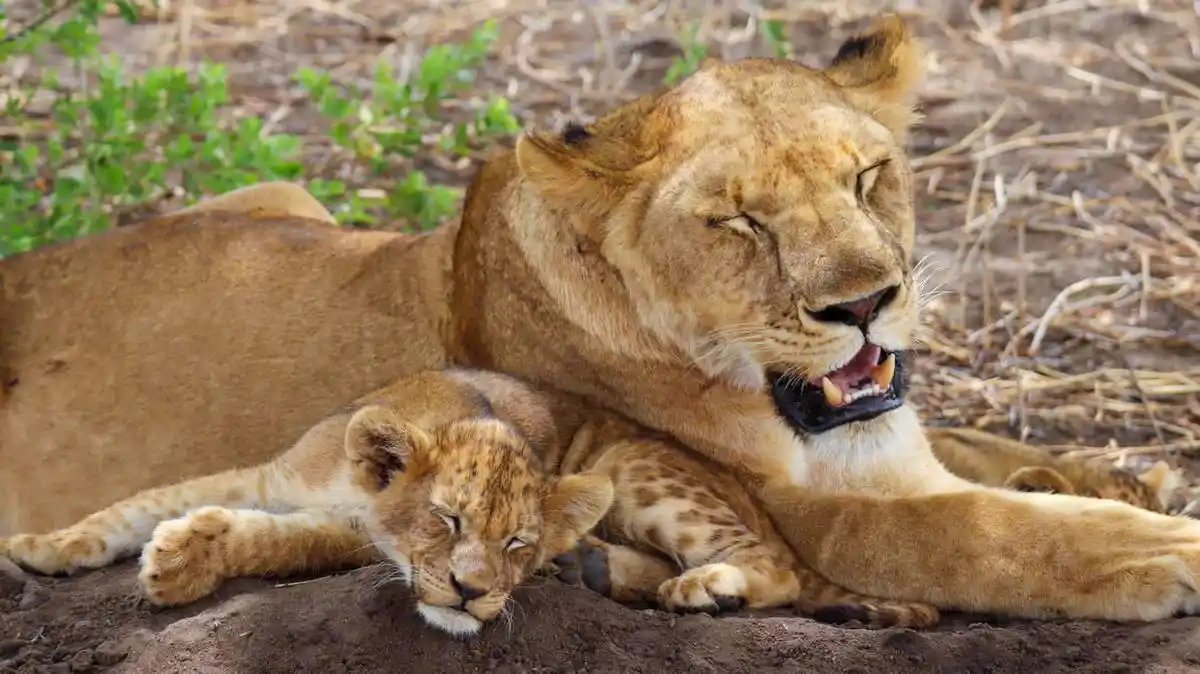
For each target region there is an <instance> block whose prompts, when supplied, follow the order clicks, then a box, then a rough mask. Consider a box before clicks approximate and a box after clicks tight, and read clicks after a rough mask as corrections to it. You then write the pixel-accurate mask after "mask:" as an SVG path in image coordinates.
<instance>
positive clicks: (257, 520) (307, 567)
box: [138, 507, 377, 606]
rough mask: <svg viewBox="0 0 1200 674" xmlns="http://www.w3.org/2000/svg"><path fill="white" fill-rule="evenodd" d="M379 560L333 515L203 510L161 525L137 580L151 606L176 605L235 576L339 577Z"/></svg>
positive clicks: (364, 539)
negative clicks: (321, 573)
mask: <svg viewBox="0 0 1200 674" xmlns="http://www.w3.org/2000/svg"><path fill="white" fill-rule="evenodd" d="M376 559H377V553H376V551H375V548H374V545H373V544H372V543H371V540H370V538H369V537H368V536H367V535H366V533H364V532H363V531H362V530H361V529H359V528H357V527H354V526H352V525H351V523H350V522H348V521H347V520H345V519H343V518H341V517H339V516H337V515H334V514H332V513H327V512H320V511H314V512H295V513H288V514H285V515H276V514H273V513H267V512H262V511H258V510H229V509H226V508H221V507H205V508H200V509H198V510H195V511H193V512H191V513H189V514H188V515H186V516H184V517H181V518H178V519H173V520H167V521H165V522H163V523H161V524H159V525H158V527H157V528H156V529H155V530H154V536H153V538H152V539H151V540H150V542H149V543H147V544H146V546H145V548H144V549H143V550H142V558H141V572H140V573H139V574H138V580H139V582H140V583H141V585H142V588H143V589H144V590H145V591H146V595H147V596H148V597H149V598H150V600H151V601H152V602H154V603H155V604H160V605H164V606H175V605H179V604H186V603H190V602H193V601H196V600H197V599H200V598H201V597H204V596H207V595H209V594H211V593H212V592H213V591H214V590H216V589H217V587H218V586H220V584H221V583H222V582H223V581H225V580H228V579H231V578H237V577H242V576H287V575H292V574H296V573H303V572H318V571H336V570H339V569H343V568H348V567H355V566H363V565H366V564H369V563H371V562H372V561H375V560H376Z"/></svg>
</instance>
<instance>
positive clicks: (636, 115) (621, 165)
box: [516, 96, 658, 223]
mask: <svg viewBox="0 0 1200 674" xmlns="http://www.w3.org/2000/svg"><path fill="white" fill-rule="evenodd" d="M656 101H657V98H656V97H654V96H644V97H642V98H640V99H637V100H635V101H633V102H631V103H628V104H626V105H624V106H622V107H620V108H617V109H616V110H613V111H612V112H610V113H609V114H608V115H606V116H605V117H604V118H603V119H601V120H599V121H597V122H596V123H595V124H590V125H587V126H585V125H582V124H574V123H573V124H568V125H567V126H566V127H565V128H564V129H563V130H562V131H559V132H545V131H530V132H526V133H524V134H522V135H521V136H520V137H519V138H518V139H517V144H516V159H517V166H518V168H519V169H520V171H521V175H522V176H524V177H525V179H526V180H528V181H529V183H530V184H531V185H532V186H533V187H534V188H535V189H536V190H537V191H538V193H539V194H541V195H542V197H543V198H544V199H546V200H548V201H549V202H550V203H551V205H552V206H555V207H556V208H558V209H559V210H560V211H563V212H565V213H568V214H570V215H572V216H573V217H575V218H576V219H578V220H579V221H580V222H583V223H595V222H597V221H599V220H601V219H603V218H604V217H605V216H606V215H607V214H608V213H609V212H610V211H611V210H612V208H613V207H614V206H615V205H616V204H617V203H618V202H619V201H620V200H621V198H622V197H623V196H624V195H625V194H626V193H627V192H628V191H629V190H630V189H631V188H632V187H633V186H635V185H637V184H638V183H639V181H640V180H641V174H640V173H639V169H640V168H641V167H643V166H644V165H645V164H646V162H648V161H649V160H650V159H652V158H653V157H654V156H655V155H656V154H657V151H658V148H657V145H656V144H655V142H654V141H653V133H652V132H651V130H652V128H654V126H655V122H654V120H653V119H651V117H653V115H652V112H653V109H654V106H655V102H656Z"/></svg>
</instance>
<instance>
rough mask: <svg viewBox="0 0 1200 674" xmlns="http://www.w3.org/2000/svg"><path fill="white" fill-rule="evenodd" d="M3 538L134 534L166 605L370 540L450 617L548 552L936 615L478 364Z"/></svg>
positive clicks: (842, 613)
mask: <svg viewBox="0 0 1200 674" xmlns="http://www.w3.org/2000/svg"><path fill="white" fill-rule="evenodd" d="M610 505H611V508H610ZM598 523H599V524H600V526H598V527H597V526H595V525H597V524H598ZM593 529H595V531H594V533H595V535H593V536H588V537H587V540H586V541H583V542H581V543H580V544H579V545H578V546H576V542H577V541H578V540H579V539H580V536H582V535H583V534H585V533H586V532H588V531H590V530H593ZM371 543H374V545H373V546H372V545H371ZM4 548H7V554H8V555H9V556H10V557H12V558H13V559H14V560H16V561H17V562H18V563H20V564H22V565H24V566H26V567H28V568H31V569H34V570H36V571H40V572H44V573H56V572H73V571H76V570H78V569H81V568H94V567H99V566H103V565H106V564H109V563H111V562H113V561H114V560H116V559H118V558H119V557H121V556H124V555H126V554H129V553H133V552H135V551H137V550H138V549H139V548H141V550H142V556H141V573H140V575H139V580H140V582H141V584H142V587H143V588H144V589H145V591H146V593H147V594H148V596H149V597H150V599H151V600H152V601H154V602H155V603H159V604H167V605H174V604H182V603H186V602H191V601H194V600H196V599H198V598H200V597H203V596H205V595H207V594H209V593H211V592H212V591H213V590H214V589H216V587H217V586H218V585H219V584H220V583H221V582H222V581H224V580H225V579H228V578H231V577H235V576H244V575H282V574H287V573H293V572H298V571H317V570H325V569H334V568H341V567H346V566H355V565H361V564H365V563H368V562H370V561H372V560H375V559H377V556H378V553H379V552H382V553H383V555H384V556H385V557H386V558H387V559H389V560H391V561H392V562H394V563H395V564H397V565H398V566H399V567H400V569H401V570H402V571H403V576H404V577H405V579H406V580H407V581H408V582H409V583H410V584H411V585H412V586H414V588H415V589H416V591H417V596H418V598H419V605H418V610H419V611H420V612H421V614H422V615H423V616H424V617H425V618H426V619H427V620H428V621H429V622H430V623H431V624H433V625H435V626H437V627H440V628H442V629H444V630H446V631H449V632H451V633H455V634H471V633H474V632H476V631H477V630H478V629H479V628H480V627H481V626H482V623H483V622H486V621H489V620H492V619H494V618H496V617H497V616H498V615H500V614H501V612H502V611H503V610H504V606H505V604H506V602H507V600H508V597H509V595H510V593H511V591H512V589H513V588H514V587H515V586H516V585H518V584H519V583H520V582H522V581H523V580H525V579H527V578H528V577H529V576H530V575H531V574H532V573H533V572H534V571H535V570H537V569H539V568H543V567H546V566H548V565H547V562H549V561H550V560H551V559H554V561H555V562H556V564H555V565H550V566H557V567H558V569H557V570H558V571H559V572H560V575H561V576H562V577H563V578H564V579H566V580H568V581H572V582H577V583H580V584H583V585H586V586H587V587H590V588H592V589H594V590H596V591H599V592H601V593H603V594H605V595H608V596H610V597H612V598H614V599H617V600H620V601H627V602H640V601H650V602H655V603H657V604H658V605H659V606H661V607H663V608H665V609H668V610H672V611H681V612H687V611H708V612H716V611H721V610H731V609H737V608H741V607H743V606H745V607H750V608H767V607H776V606H784V605H795V606H796V607H797V608H798V609H799V610H800V611H801V612H803V613H805V614H808V615H813V616H815V617H817V618H818V619H821V620H827V621H845V620H849V619H857V620H860V621H862V622H864V623H867V624H870V625H875V626H890V625H907V626H925V625H931V624H933V623H935V622H937V619H938V613H937V611H936V610H935V609H934V608H933V607H931V606H927V605H924V604H916V603H906V602H888V601H882V600H874V599H871V598H869V597H865V596H862V595H858V594H855V593H853V592H850V591H848V590H844V589H842V588H840V587H837V586H836V585H833V584H831V583H829V582H828V581H826V580H825V579H823V578H822V577H821V576H819V575H817V574H816V573H815V572H813V571H811V570H809V569H808V568H806V567H805V566H803V565H801V564H799V563H798V562H797V560H796V559H795V558H794V557H793V555H792V553H791V551H790V550H789V548H788V547H787V545H786V544H785V543H784V542H783V540H782V539H781V538H780V537H779V535H778V534H777V533H776V532H775V530H774V528H773V527H772V526H771V524H770V523H769V522H768V520H767V518H766V516H765V515H764V514H763V512H762V511H761V509H760V508H759V507H758V505H757V504H756V503H755V502H754V501H753V500H752V499H751V497H750V496H749V495H748V494H747V493H746V492H745V490H744V489H742V488H741V487H740V486H739V483H738V482H737V481H736V480H735V479H734V478H733V476H731V475H728V474H727V473H726V472H723V471H722V470H720V469H719V468H718V467H716V466H715V465H714V464H710V463H707V462H706V461H704V460H703V459H699V458H697V457H695V456H693V455H689V454H688V453H687V452H685V451H684V450H683V449H682V448H681V447H679V446H678V445H676V444H673V443H671V442H668V441H666V440H662V439H657V438H648V437H647V436H646V435H645V434H644V432H643V431H640V429H638V428H637V427H636V426H634V425H633V424H631V423H629V422H626V421H624V420H622V419H620V418H618V417H616V416H614V415H609V414H606V413H598V412H595V411H593V410H590V409H589V408H587V407H585V406H584V405H582V404H581V403H580V402H579V401H578V400H576V399H573V398H570V397H568V396H564V395H560V394H556V393H555V394H552V393H549V392H543V391H537V390H534V389H532V388H530V387H528V386H526V385H525V384H522V383H520V382H518V381H517V380H515V379H512V378H509V377H506V376H501V375H498V374H491V373H485V372H478V371H459V370H448V371H429V372H424V373H421V374H418V375H415V376H412V377H407V378H404V379H401V380H400V381H398V382H396V383H394V384H392V385H391V386H388V387H387V388H384V389H382V390H380V391H378V392H376V393H373V394H371V395H369V396H366V397H365V398H363V399H361V400H359V401H357V402H356V403H354V404H353V405H351V406H349V407H348V408H347V409H345V410H343V411H342V412H340V413H338V414H335V415H333V416H331V417H329V418H327V419H326V420H325V421H322V422H321V423H320V424H318V425H317V426H315V427H313V428H312V429H310V430H309V431H308V432H307V433H306V434H305V435H304V437H303V438H301V440H300V441H299V442H298V443H296V445H294V446H293V447H292V448H291V449H290V450H288V451H287V452H286V453H284V454H283V455H281V456H280V457H278V458H276V459H275V460H273V461H271V462H269V463H267V464H264V465H261V466H259V467H256V468H250V469H245V470H234V471H228V472H225V473H219V474H216V475H210V476H207V477H201V478H198V479H194V480H190V481H187V482H183V483H180V484H177V485H173V486H169V487H165V488H160V489H153V490H149V491H145V492H142V493H141V494H139V495H137V496H134V497H133V498H130V499H127V500H125V501H122V502H120V503H118V504H116V505H114V506H112V507H110V508H107V509H105V510H102V511H100V512H98V513H96V514H93V515H91V516H89V517H87V518H85V519H83V520H82V521H80V522H78V523H77V524H75V525H73V526H71V527H68V528H66V529H63V530H60V531H56V532H52V533H49V534H44V535H20V536H15V537H13V538H11V539H8V540H7V541H3V542H0V549H4Z"/></svg>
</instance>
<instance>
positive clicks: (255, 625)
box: [0, 564, 1200, 674]
mask: <svg viewBox="0 0 1200 674" xmlns="http://www.w3.org/2000/svg"><path fill="white" fill-rule="evenodd" d="M385 576H386V574H385V572H384V571H383V570H382V569H380V568H379V567H370V568H366V569H360V570H358V571H355V572H351V573H347V574H344V575H338V576H332V577H325V578H318V579H313V580H308V581H302V582H299V583H294V584H283V585H276V586H273V585H272V584H269V583H267V582H265V581H261V580H241V581H237V582H235V583H230V584H229V585H227V586H225V587H224V588H222V589H221V590H220V591H219V592H218V594H217V595H216V596H215V597H213V598H210V599H208V600H205V601H203V602H201V603H198V604H196V605H195V606H193V607H190V608H186V609H171V610H159V609H155V608H152V607H150V606H149V605H148V604H147V603H146V602H144V601H143V600H141V599H140V598H139V597H138V596H137V593H136V591H135V587H136V586H135V581H134V574H133V565H132V564H124V565H121V566H119V567H115V568H111V569H105V570H102V571H97V572H93V573H89V574H86V575H83V576H81V577H79V578H77V579H72V580H60V579H43V578H38V579H26V580H23V581H22V580H14V579H12V578H5V579H4V580H3V581H2V584H0V610H2V611H3V614H2V615H0V635H3V636H2V637H0V672H9V671H15V672H97V671H111V672H154V673H160V672H161V673H164V674H165V673H167V672H211V673H216V672H238V673H239V674H240V673H246V674H250V673H255V672H320V673H322V674H326V673H328V674H335V673H337V672H421V673H424V672H492V671H495V672H654V673H661V672H676V671H688V672H691V671H696V672H731V673H733V672H793V673H798V672H814V673H817V672H820V673H821V674H827V673H829V672H845V673H851V672H861V673H863V674H866V673H868V672H889V673H891V672H895V673H900V672H947V673H949V672H964V673H965V672H1030V673H1034V672H1036V673H1037V674H1042V673H1047V674H1048V673H1052V672H1078V673H1082V672H1130V673H1131V674H1132V673H1135V672H1136V673H1139V674H1140V673H1143V672H1145V673H1154V672H1186V671H1200V638H1198V634H1200V632H1198V628H1200V618H1187V619H1180V620H1174V621H1169V622H1164V623H1159V624H1155V625H1143V626H1137V627H1122V626H1118V625H1112V624H1105V623H1081V622H1074V623H1042V624H1031V623H1027V622H1021V621H1008V622H1005V623H995V622H992V623H987V622H983V621H982V620H981V619H979V618H971V617H967V616H953V617H951V618H950V619H949V620H948V625H947V626H945V627H943V628H939V629H938V630H936V631H932V632H914V631H912V630H906V629H889V630H869V629H856V628H853V627H832V626H828V625H822V624H819V623H815V622H812V621H809V620H805V619H802V618H795V617H788V616H786V615H784V614H777V615H762V616H758V615H756V616H749V615H746V616H732V617H720V618H713V617H710V616H705V615H689V616H677V615H673V614H669V613H663V612H660V611H651V610H634V609H629V608H625V607H623V606H620V605H618V604H615V603H613V602H610V601H608V600H606V599H603V598H601V597H599V596H597V595H594V594H592V593H590V592H589V591H587V590H581V589H577V588H574V587H570V586H567V585H564V584H561V583H559V582H558V581H555V580H550V579H545V580H543V581H542V582H539V583H535V584H534V585H532V586H530V587H527V588H525V589H523V590H521V591H520V592H519V593H518V595H517V604H516V607H515V610H514V615H513V618H512V620H511V622H508V623H504V622H501V623H497V624H495V625H492V626H490V627H488V628H487V629H486V630H485V632H484V633H483V634H482V635H480V636H479V637H477V638H475V639H472V640H469V641H461V640H456V639H453V638H451V637H448V636H446V635H444V634H442V633H441V632H435V631H434V630H432V629H430V628H429V627H427V626H425V625H424V624H423V623H422V622H421V620H420V618H418V617H417V615H416V614H415V613H414V612H413V610H412V601H411V599H410V597H409V595H408V593H407V591H406V590H405V589H403V588H402V587H401V586H400V585H399V584H395V583H392V584H386V585H382V586H380V585H379V582H380V580H381V579H383V578H384V577H385Z"/></svg>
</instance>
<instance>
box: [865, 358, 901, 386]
mask: <svg viewBox="0 0 1200 674" xmlns="http://www.w3.org/2000/svg"><path fill="white" fill-rule="evenodd" d="M895 376H896V354H894V353H889V354H888V357H887V360H885V361H883V362H882V363H880V364H879V365H876V366H875V369H873V370H871V379H873V380H875V383H876V384H877V385H878V386H879V388H881V389H884V390H886V389H887V387H889V386H891V385H892V378H893V377H895Z"/></svg>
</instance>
